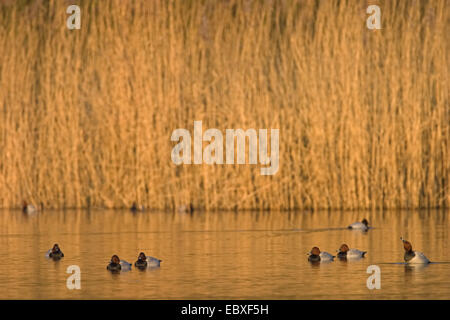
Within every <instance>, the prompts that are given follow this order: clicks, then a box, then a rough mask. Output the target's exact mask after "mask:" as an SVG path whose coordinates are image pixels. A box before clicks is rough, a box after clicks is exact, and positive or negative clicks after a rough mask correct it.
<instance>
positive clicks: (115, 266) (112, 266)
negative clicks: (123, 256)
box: [106, 255, 122, 271]
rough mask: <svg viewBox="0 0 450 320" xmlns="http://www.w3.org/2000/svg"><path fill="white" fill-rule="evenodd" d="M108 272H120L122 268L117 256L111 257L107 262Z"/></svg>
mask: <svg viewBox="0 0 450 320" xmlns="http://www.w3.org/2000/svg"><path fill="white" fill-rule="evenodd" d="M106 269H108V270H109V271H120V270H122V266H121V265H120V259H119V257H118V256H117V255H113V256H112V257H111V261H110V262H109V264H108V266H107V267H106Z"/></svg>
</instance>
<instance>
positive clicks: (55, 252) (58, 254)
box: [48, 243, 64, 259]
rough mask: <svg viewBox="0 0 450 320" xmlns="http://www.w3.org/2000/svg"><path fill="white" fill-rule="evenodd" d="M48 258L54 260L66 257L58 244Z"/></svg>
mask: <svg viewBox="0 0 450 320" xmlns="http://www.w3.org/2000/svg"><path fill="white" fill-rule="evenodd" d="M48 256H49V257H50V258H53V259H61V258H62V257H64V253H63V252H62V251H61V249H60V248H59V246H58V244H57V243H55V244H54V245H53V248H52V249H51V250H50V253H49V254H48Z"/></svg>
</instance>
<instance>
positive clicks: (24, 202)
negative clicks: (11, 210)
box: [22, 200, 28, 212]
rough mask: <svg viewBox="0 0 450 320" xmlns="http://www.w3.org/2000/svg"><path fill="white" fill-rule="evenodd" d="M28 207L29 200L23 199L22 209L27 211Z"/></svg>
mask: <svg viewBox="0 0 450 320" xmlns="http://www.w3.org/2000/svg"><path fill="white" fill-rule="evenodd" d="M27 207H28V202H26V201H25V200H23V201H22V211H23V212H26V211H27Z"/></svg>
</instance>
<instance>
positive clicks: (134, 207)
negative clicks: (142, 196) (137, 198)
mask: <svg viewBox="0 0 450 320" xmlns="http://www.w3.org/2000/svg"><path fill="white" fill-rule="evenodd" d="M130 211H131V212H133V213H136V212H140V211H144V206H138V205H137V204H136V202H133V204H132V205H131V208H130Z"/></svg>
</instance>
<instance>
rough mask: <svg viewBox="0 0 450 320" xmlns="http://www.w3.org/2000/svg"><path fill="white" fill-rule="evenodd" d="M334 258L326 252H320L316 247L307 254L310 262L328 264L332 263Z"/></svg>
mask: <svg viewBox="0 0 450 320" xmlns="http://www.w3.org/2000/svg"><path fill="white" fill-rule="evenodd" d="M334 258H335V256H333V255H331V254H329V253H328V252H320V249H319V248H318V247H313V248H312V249H311V252H308V261H310V262H319V261H321V262H329V261H333V259H334Z"/></svg>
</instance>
